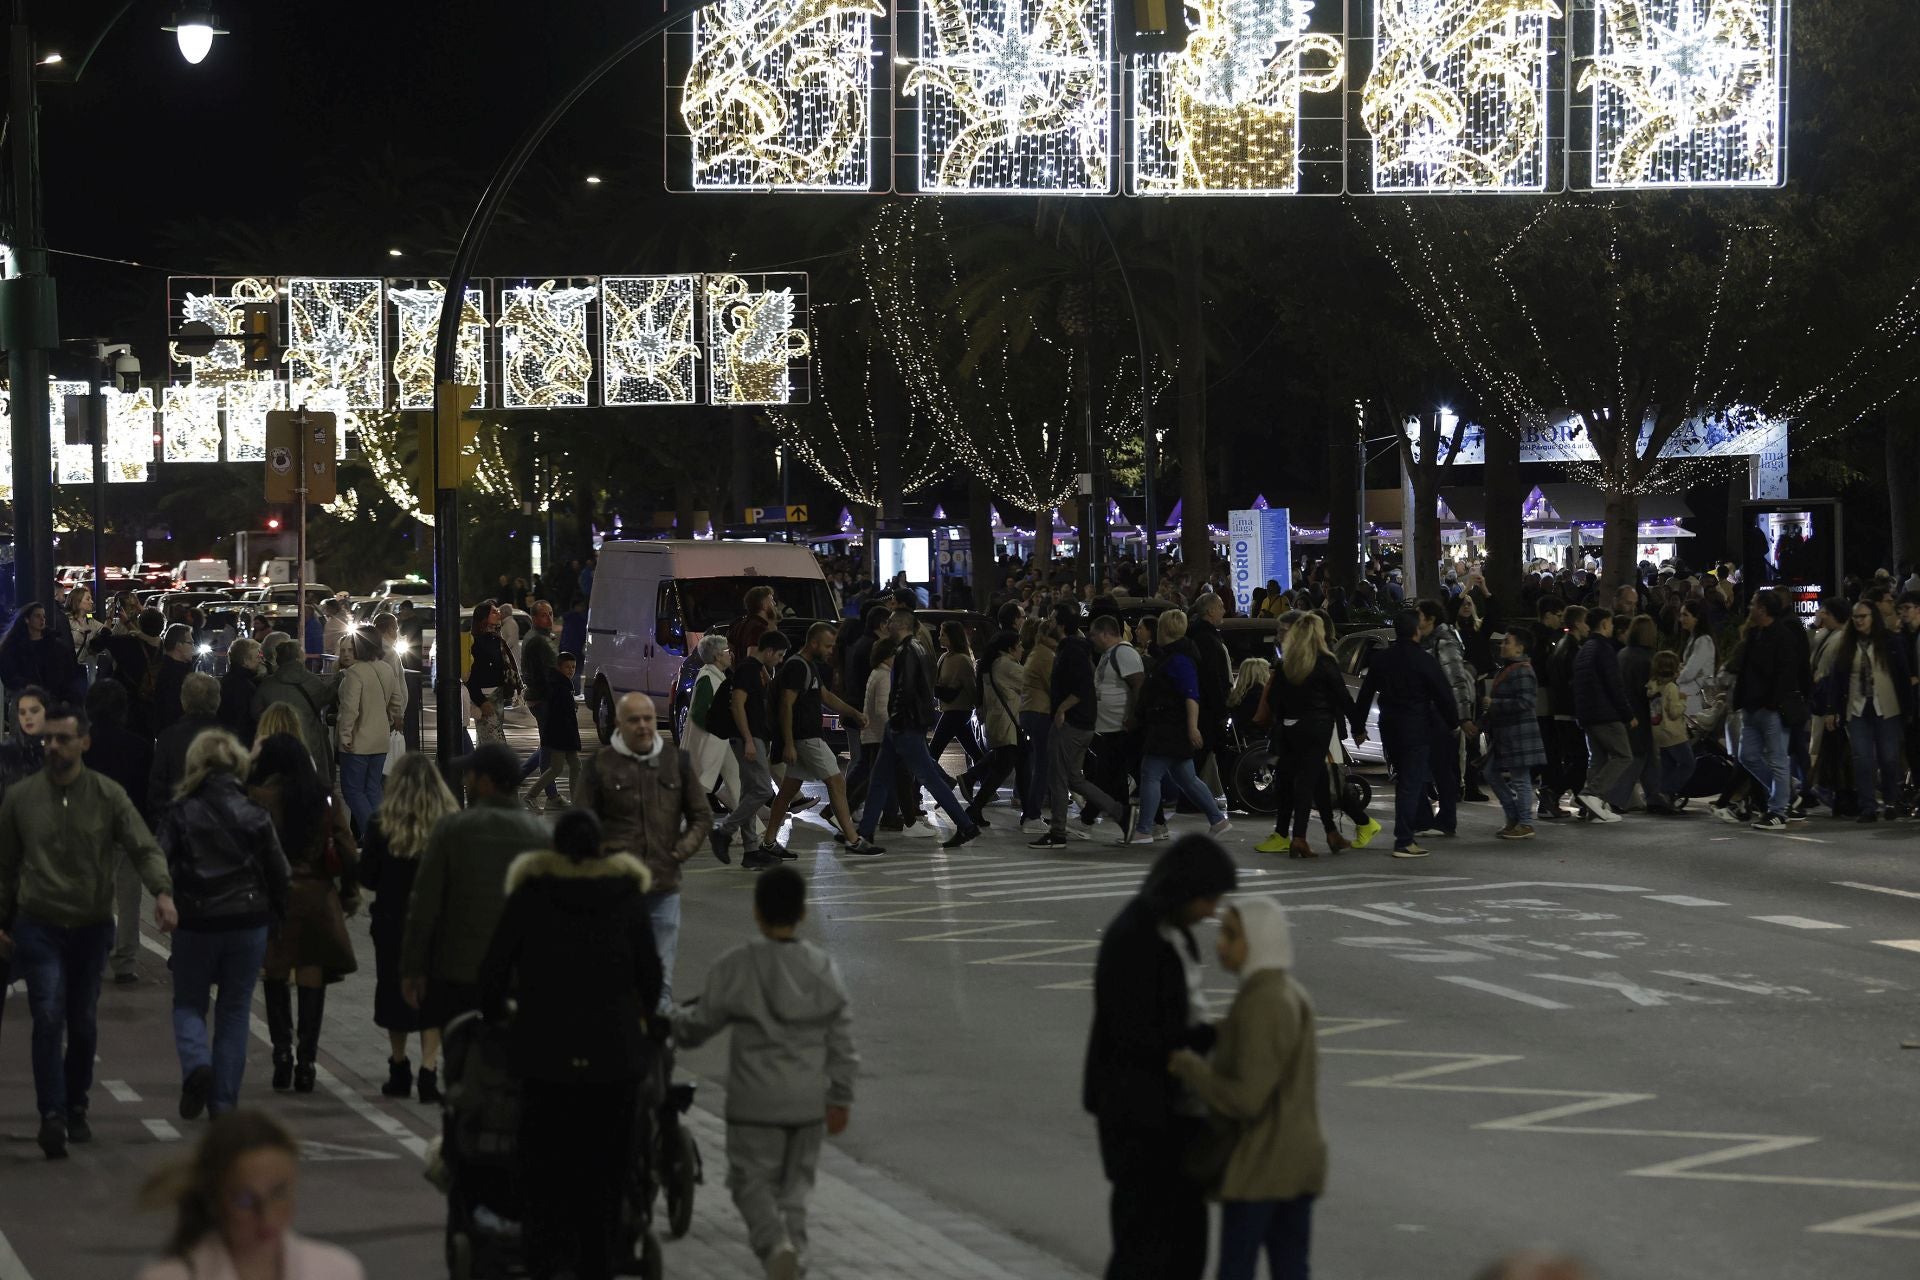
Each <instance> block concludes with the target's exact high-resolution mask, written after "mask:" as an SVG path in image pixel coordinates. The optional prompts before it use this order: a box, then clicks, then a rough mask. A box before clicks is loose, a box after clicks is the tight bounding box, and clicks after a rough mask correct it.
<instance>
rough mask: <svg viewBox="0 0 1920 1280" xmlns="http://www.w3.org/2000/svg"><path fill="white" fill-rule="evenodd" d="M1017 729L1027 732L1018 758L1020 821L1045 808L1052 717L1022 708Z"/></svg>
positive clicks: (1025, 820)
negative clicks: (1022, 750) (1021, 752)
mask: <svg viewBox="0 0 1920 1280" xmlns="http://www.w3.org/2000/svg"><path fill="white" fill-rule="evenodd" d="M1020 732H1022V733H1024V734H1026V735H1027V746H1026V751H1025V752H1024V753H1023V754H1022V755H1021V757H1020V821H1021V822H1032V821H1033V820H1034V819H1036V818H1038V817H1039V816H1040V815H1041V814H1042V813H1044V812H1046V808H1047V760H1048V758H1049V757H1048V754H1047V753H1048V751H1049V750H1051V744H1052V739H1053V717H1052V716H1051V715H1049V714H1048V713H1046V712H1044V711H1022V712H1021V713H1020Z"/></svg>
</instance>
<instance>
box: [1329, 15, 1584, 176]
mask: <svg viewBox="0 0 1920 1280" xmlns="http://www.w3.org/2000/svg"><path fill="white" fill-rule="evenodd" d="M1560 16H1561V11H1560V6H1559V4H1558V3H1556V0H1376V2H1375V4H1374V15H1373V24H1374V25H1373V34H1374V65H1373V72H1372V74H1370V75H1369V76H1368V77H1367V82H1366V85H1365V86H1364V87H1363V88H1362V90H1361V94H1360V118H1361V121H1362V123H1363V124H1365V126H1366V129H1367V132H1368V133H1369V134H1371V135H1372V137H1373V189H1374V190H1375V191H1542V190H1545V189H1546V185H1547V51H1548V46H1547V31H1548V24H1549V23H1551V22H1553V21H1554V20H1556V19H1558V18H1559V17H1560Z"/></svg>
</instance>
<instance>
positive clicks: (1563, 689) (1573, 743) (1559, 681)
mask: <svg viewBox="0 0 1920 1280" xmlns="http://www.w3.org/2000/svg"><path fill="white" fill-rule="evenodd" d="M1560 623H1561V627H1562V631H1561V634H1560V636H1559V638H1558V639H1556V640H1554V642H1553V645H1552V648H1551V649H1550V650H1543V651H1542V652H1544V653H1546V672H1545V674H1544V676H1543V678H1542V683H1543V685H1544V686H1545V688H1546V690H1547V694H1548V697H1549V698H1550V699H1551V700H1552V703H1553V726H1552V729H1551V731H1550V735H1549V740H1550V741H1551V742H1552V743H1553V746H1552V748H1550V749H1551V750H1552V751H1553V752H1554V754H1555V755H1556V757H1557V759H1558V761H1559V768H1560V774H1559V785H1560V788H1561V790H1560V791H1559V792H1557V793H1556V794H1555V795H1554V797H1553V802H1552V804H1551V805H1549V804H1547V803H1546V802H1544V801H1543V802H1542V803H1541V805H1540V816H1541V817H1543V818H1549V819H1551V818H1560V817H1564V816H1566V815H1565V810H1563V809H1561V808H1560V799H1559V797H1560V796H1561V795H1576V796H1577V795H1579V794H1580V793H1581V792H1582V791H1585V790H1586V789H1587V738H1586V735H1585V734H1583V733H1581V732H1580V722H1579V721H1578V720H1576V719H1574V715H1573V664H1574V660H1575V659H1576V658H1577V657H1579V655H1580V646H1581V645H1583V644H1585V643H1586V642H1587V607H1586V606H1585V605H1580V604H1570V605H1568V606H1567V607H1566V609H1565V610H1564V611H1562V613H1561V615H1560Z"/></svg>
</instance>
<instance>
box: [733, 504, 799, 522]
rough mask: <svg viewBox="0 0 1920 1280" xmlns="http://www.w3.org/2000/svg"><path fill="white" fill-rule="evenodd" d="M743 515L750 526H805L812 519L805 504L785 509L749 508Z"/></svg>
mask: <svg viewBox="0 0 1920 1280" xmlns="http://www.w3.org/2000/svg"><path fill="white" fill-rule="evenodd" d="M743 514H744V515H745V516H746V518H747V523H748V524H805V523H807V521H808V520H810V519H811V518H812V517H811V516H809V515H808V514H807V506H806V504H805V503H804V502H803V503H795V504H793V505H791V506H785V507H748V508H747V509H746V511H745V512H744V513H743Z"/></svg>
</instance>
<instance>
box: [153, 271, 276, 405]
mask: <svg viewBox="0 0 1920 1280" xmlns="http://www.w3.org/2000/svg"><path fill="white" fill-rule="evenodd" d="M176 278H177V277H176ZM171 283H172V281H169V285H171ZM208 283H209V284H211V285H213V287H214V289H216V290H217V289H219V288H220V286H221V285H222V284H225V287H226V292H225V293H224V294H222V293H218V292H208V293H193V292H191V291H188V292H186V293H184V294H183V295H182V296H181V298H180V302H179V307H178V315H177V319H178V322H179V323H181V324H186V323H192V322H197V323H199V324H204V325H206V326H207V327H208V328H210V329H212V330H213V331H214V332H215V333H240V332H242V331H243V330H244V328H245V324H244V320H243V315H244V313H243V311H242V307H243V305H244V304H246V303H249V302H265V303H269V304H271V305H273V306H275V307H278V306H279V305H280V298H279V293H278V291H277V290H276V289H275V288H274V284H273V281H271V280H268V279H265V278H263V277H260V276H244V277H242V278H240V279H238V280H233V281H226V282H223V281H219V280H210V281H208ZM168 350H169V352H170V354H171V355H172V357H173V362H174V363H175V364H176V365H184V366H186V367H187V369H188V370H189V371H190V377H191V378H192V380H193V381H195V382H210V383H216V384H217V383H225V382H232V381H235V380H242V379H246V378H250V377H252V376H253V375H252V373H251V372H250V371H249V370H248V369H247V353H246V348H245V347H244V346H242V345H241V344H240V343H238V342H216V343H214V344H213V346H212V348H211V349H210V350H209V351H208V352H207V354H205V355H189V354H187V353H185V352H183V351H181V350H180V344H179V343H177V342H175V343H171V344H169V347H168Z"/></svg>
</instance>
